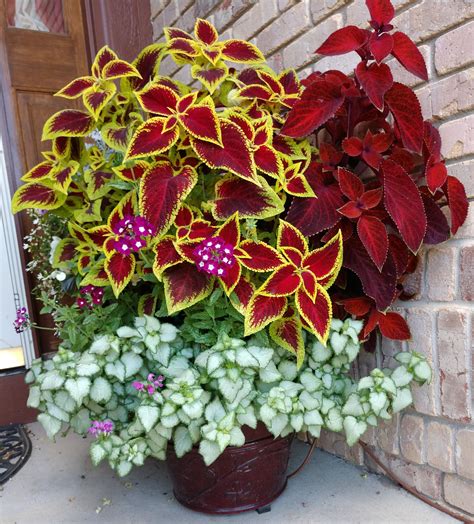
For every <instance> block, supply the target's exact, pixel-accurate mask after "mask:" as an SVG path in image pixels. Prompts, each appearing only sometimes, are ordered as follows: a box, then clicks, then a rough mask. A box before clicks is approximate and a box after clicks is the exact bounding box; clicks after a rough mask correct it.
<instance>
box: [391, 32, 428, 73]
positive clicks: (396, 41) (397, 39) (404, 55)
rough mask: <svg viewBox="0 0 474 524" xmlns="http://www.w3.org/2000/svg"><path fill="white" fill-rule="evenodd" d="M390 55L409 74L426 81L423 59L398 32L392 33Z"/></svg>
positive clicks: (402, 34) (406, 38)
mask: <svg viewBox="0 0 474 524" xmlns="http://www.w3.org/2000/svg"><path fill="white" fill-rule="evenodd" d="M392 36H393V49H392V55H393V56H394V57H395V58H396V59H397V60H398V61H399V62H400V64H402V66H403V67H404V68H405V69H406V70H407V71H410V73H413V74H414V75H416V76H418V77H420V78H421V79H423V80H428V71H427V70H426V64H425V59H424V58H423V55H422V54H421V53H420V51H419V49H418V47H416V45H415V44H414V43H413V42H412V40H411V39H410V38H409V37H408V36H407V35H406V34H405V33H401V32H400V31H396V32H395V33H393V35H392Z"/></svg>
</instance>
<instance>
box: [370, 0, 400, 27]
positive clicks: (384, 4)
mask: <svg viewBox="0 0 474 524" xmlns="http://www.w3.org/2000/svg"><path fill="white" fill-rule="evenodd" d="M365 3H366V4H367V8H368V10H369V13H370V16H371V20H372V21H373V22H377V26H378V27H377V28H379V27H380V28H382V27H383V26H384V25H387V24H389V23H390V22H391V21H392V19H393V17H394V16H395V9H394V7H393V5H392V2H391V1H390V0H365Z"/></svg>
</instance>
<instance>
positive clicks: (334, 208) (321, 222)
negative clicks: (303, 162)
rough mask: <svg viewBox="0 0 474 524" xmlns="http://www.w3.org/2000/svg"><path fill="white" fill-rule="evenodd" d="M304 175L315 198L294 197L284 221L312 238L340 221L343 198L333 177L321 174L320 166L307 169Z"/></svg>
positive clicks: (328, 174)
mask: <svg viewBox="0 0 474 524" xmlns="http://www.w3.org/2000/svg"><path fill="white" fill-rule="evenodd" d="M305 175H306V180H307V181H308V182H309V185H310V186H311V189H312V190H313V191H314V194H315V195H316V198H298V197H295V198H294V199H293V201H292V203H291V206H290V209H289V210H288V214H287V216H286V220H287V221H288V222H290V223H291V224H293V225H294V226H296V227H297V228H298V229H299V230H300V231H301V232H302V233H303V234H304V235H306V236H312V235H315V234H316V233H319V232H320V231H323V230H324V229H329V228H330V227H332V226H334V225H335V224H336V223H337V222H338V221H339V220H340V218H341V215H340V214H339V213H338V209H339V208H340V207H342V206H343V205H344V197H343V195H342V193H341V190H340V189H339V186H338V184H337V182H335V180H334V178H333V176H332V175H331V174H330V173H324V172H322V170H321V164H319V165H316V166H314V165H313V167H310V168H308V170H307V171H306V173H305Z"/></svg>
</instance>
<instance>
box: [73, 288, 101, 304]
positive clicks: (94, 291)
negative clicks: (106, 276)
mask: <svg viewBox="0 0 474 524" xmlns="http://www.w3.org/2000/svg"><path fill="white" fill-rule="evenodd" d="M79 292H80V293H81V295H82V296H80V297H77V300H76V303H77V305H78V306H79V307H80V308H81V309H83V308H86V307H88V308H89V309H92V308H93V307H94V306H100V305H101V304H102V300H103V298H104V289H103V288H101V287H97V286H93V285H92V284H89V285H88V286H83V287H81V289H80V290H79Z"/></svg>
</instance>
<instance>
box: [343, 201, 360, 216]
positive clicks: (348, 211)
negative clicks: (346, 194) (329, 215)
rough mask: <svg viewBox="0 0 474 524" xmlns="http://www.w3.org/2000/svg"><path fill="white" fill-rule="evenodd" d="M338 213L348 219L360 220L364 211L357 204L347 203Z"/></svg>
mask: <svg viewBox="0 0 474 524" xmlns="http://www.w3.org/2000/svg"><path fill="white" fill-rule="evenodd" d="M337 212H338V213H340V214H341V215H344V216H345V217H347V218H359V217H360V215H362V209H361V208H360V206H358V205H357V203H356V202H347V204H344V205H343V206H342V207H340V208H339V209H338V210H337Z"/></svg>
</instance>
